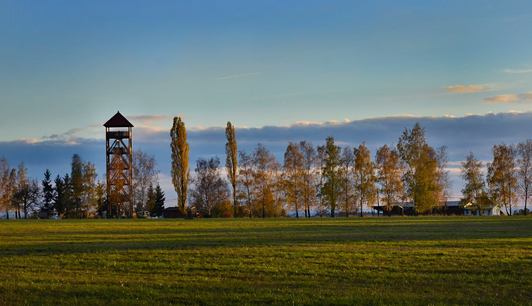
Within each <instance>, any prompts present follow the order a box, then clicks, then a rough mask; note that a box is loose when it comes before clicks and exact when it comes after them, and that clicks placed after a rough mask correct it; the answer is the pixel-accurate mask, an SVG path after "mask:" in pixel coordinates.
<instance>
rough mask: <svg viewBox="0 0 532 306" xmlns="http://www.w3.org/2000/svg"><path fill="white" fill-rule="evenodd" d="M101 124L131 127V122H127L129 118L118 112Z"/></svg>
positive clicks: (108, 126) (110, 126) (111, 126)
mask: <svg viewBox="0 0 532 306" xmlns="http://www.w3.org/2000/svg"><path fill="white" fill-rule="evenodd" d="M103 126H105V127H107V128H114V127H133V124H131V122H129V120H127V119H126V117H124V116H123V115H122V114H121V113H120V112H117V113H116V114H115V115H114V116H113V117H112V118H111V119H109V120H107V122H106V123H105V124H104V125H103Z"/></svg>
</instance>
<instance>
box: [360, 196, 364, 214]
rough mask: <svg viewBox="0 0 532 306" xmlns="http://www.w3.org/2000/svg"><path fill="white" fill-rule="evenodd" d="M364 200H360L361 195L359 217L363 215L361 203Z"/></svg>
mask: <svg viewBox="0 0 532 306" xmlns="http://www.w3.org/2000/svg"><path fill="white" fill-rule="evenodd" d="M363 203H364V201H363V200H362V197H360V217H363V216H364V215H363V214H362V205H363Z"/></svg>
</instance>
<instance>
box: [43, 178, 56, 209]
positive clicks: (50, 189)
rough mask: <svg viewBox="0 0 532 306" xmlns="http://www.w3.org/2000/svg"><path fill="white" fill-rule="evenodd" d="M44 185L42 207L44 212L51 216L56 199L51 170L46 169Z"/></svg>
mask: <svg viewBox="0 0 532 306" xmlns="http://www.w3.org/2000/svg"><path fill="white" fill-rule="evenodd" d="M41 185H42V202H43V205H42V207H41V209H42V210H44V211H46V212H47V213H48V214H50V213H51V212H52V210H53V204H54V198H55V194H54V193H55V190H54V186H53V184H52V173H51V172H50V170H48V169H46V171H45V172H44V178H43V180H42V182H41Z"/></svg>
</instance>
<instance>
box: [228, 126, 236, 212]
mask: <svg viewBox="0 0 532 306" xmlns="http://www.w3.org/2000/svg"><path fill="white" fill-rule="evenodd" d="M225 136H226V138H227V143H226V144H225V154H226V159H225V167H226V169H227V178H228V179H229V182H230V183H231V186H232V188H233V189H232V194H233V217H236V216H237V210H238V203H237V192H236V187H237V184H238V147H237V143H236V133H235V127H234V126H233V124H231V122H227V127H226V128H225Z"/></svg>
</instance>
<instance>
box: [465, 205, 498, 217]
mask: <svg viewBox="0 0 532 306" xmlns="http://www.w3.org/2000/svg"><path fill="white" fill-rule="evenodd" d="M500 214H501V209H500V207H499V206H498V205H489V206H484V207H481V209H480V210H479V209H478V207H477V206H476V205H475V204H473V203H471V202H469V203H467V204H466V205H464V215H466V216H498V215H500Z"/></svg>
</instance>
